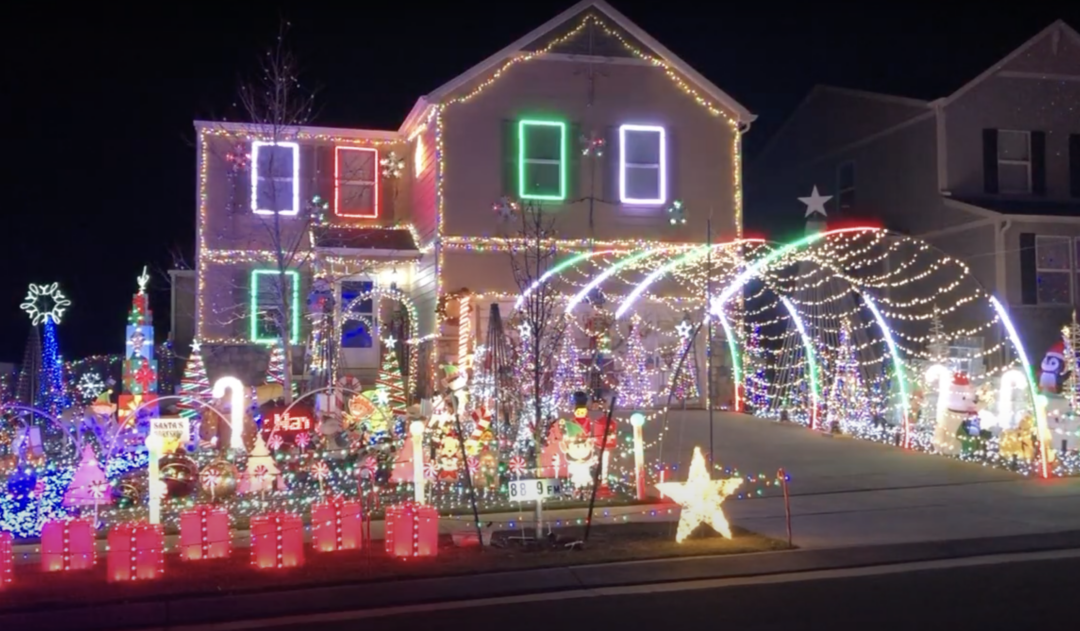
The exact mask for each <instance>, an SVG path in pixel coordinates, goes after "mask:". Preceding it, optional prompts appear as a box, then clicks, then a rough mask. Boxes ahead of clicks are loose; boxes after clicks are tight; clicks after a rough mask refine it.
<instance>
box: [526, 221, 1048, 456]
mask: <svg viewBox="0 0 1080 631" xmlns="http://www.w3.org/2000/svg"><path fill="white" fill-rule="evenodd" d="M709 252H710V246H696V247H687V246H672V247H658V248H651V249H648V250H642V251H637V252H626V251H621V252H615V251H609V250H604V251H593V252H587V253H580V254H576V255H574V256H573V257H570V258H569V259H567V260H565V261H563V262H562V263H560V264H559V265H558V266H556V267H555V268H553V269H552V270H550V271H549V272H548V273H547V274H545V275H544V277H542V278H541V279H540V280H538V281H537V283H536V285H539V284H540V283H542V282H553V283H559V284H560V285H563V286H569V287H570V291H569V292H567V293H568V294H569V295H571V296H572V297H571V298H569V300H568V301H567V305H566V312H567V313H572V312H573V310H574V308H575V307H576V306H577V305H578V304H580V303H581V302H582V301H584V300H585V299H586V298H587V297H589V296H590V295H591V294H593V293H594V292H597V291H603V292H604V293H605V294H606V295H607V296H608V297H614V298H615V300H617V301H618V306H617V308H614V310H613V315H614V317H613V320H614V321H615V322H616V323H618V322H619V321H620V320H624V319H626V318H631V319H633V318H637V317H639V314H638V313H637V307H638V305H639V303H640V302H642V301H643V300H644V301H645V302H649V303H662V304H665V305H667V306H668V307H670V308H671V309H672V310H674V311H682V312H685V313H691V312H694V313H696V314H698V315H697V317H699V318H702V319H703V318H709V317H713V318H715V320H716V321H717V322H718V323H719V324H720V328H721V329H722V331H723V335H724V338H725V342H726V345H727V355H728V358H727V359H728V361H729V362H730V366H731V374H732V378H733V381H734V382H735V383H736V384H737V387H736V388H735V399H734V403H735V405H736V407H738V408H743V407H744V406H745V407H747V408H749V409H751V410H753V412H754V413H755V414H757V415H760V416H764V417H773V418H775V417H779V416H781V413H782V412H785V411H786V412H787V416H789V417H791V420H796V421H798V422H802V423H804V424H806V425H809V426H811V427H815V428H816V427H818V426H819V425H820V427H821V428H822V429H832V428H834V427H835V426H836V425H837V424H839V426H840V430H841V431H844V432H851V433H853V434H855V435H858V436H860V437H863V438H867V439H872V440H880V441H888V442H894V443H896V444H899V445H902V446H904V447H910V448H914V449H920V450H926V451H934V450H938V445H936V444H935V443H934V438H933V431H932V428H931V429H928V428H927V425H928V423H930V422H931V420H930V419H927V418H925V417H926V414H927V408H929V407H931V406H925V405H920V404H918V403H917V400H921V397H923V396H926V395H928V394H929V395H934V394H935V393H934V392H933V390H934V388H933V386H931V385H928V384H925V383H923V379H922V376H921V372H920V371H921V369H922V367H923V366H925V365H927V363H928V362H930V361H931V359H932V355H933V353H934V350H933V349H931V348H930V347H931V346H932V342H933V340H934V336H935V333H933V329H934V327H940V328H942V329H945V333H944V334H943V335H944V336H945V337H947V338H948V339H949V340H952V341H964V340H969V339H972V338H981V337H985V338H987V339H988V340H989V341H988V343H986V344H984V345H983V346H982V347H981V348H979V349H978V350H977V351H974V352H973V356H974V360H978V361H980V362H982V363H983V364H986V365H987V368H986V370H985V372H984V374H983V376H982V377H983V378H984V379H986V380H987V382H988V383H989V381H990V380H992V379H994V378H996V377H997V376H998V375H1000V374H1001V373H1002V372H1004V371H1006V370H1007V369H1009V368H1011V367H1013V366H1014V365H1015V364H1016V363H1019V364H1020V366H1021V369H1022V370H1023V372H1024V373H1025V374H1026V375H1027V386H1028V388H1027V391H1028V394H1029V396H1028V397H1026V398H1027V401H1026V404H1027V406H1028V407H1029V408H1030V413H1031V414H1032V415H1033V416H1034V419H1035V422H1036V428H1037V431H1038V432H1040V434H1039V435H1047V434H1048V431H1049V430H1048V429H1047V420H1046V415H1045V409H1044V408H1043V407H1042V406H1040V405H1038V403H1037V397H1036V392H1035V387H1034V380H1033V375H1032V373H1031V367H1030V362H1029V361H1028V358H1027V356H1026V355H1025V352H1024V349H1023V346H1022V345H1021V344H1020V340H1019V339H1018V337H1017V335H1016V332H1015V329H1014V327H1013V326H1012V323H1011V321H1009V317H1008V313H1007V312H1006V311H1005V309H1003V308H1002V307H1001V305H1000V304H999V303H997V301H996V300H995V299H994V298H993V297H992V296H990V295H989V294H988V293H987V292H986V291H985V290H984V289H983V288H982V287H981V286H980V285H979V283H978V282H977V280H976V279H975V278H974V276H973V275H972V274H971V271H970V269H969V268H968V267H967V266H966V264H964V263H963V262H962V261H959V260H957V259H954V258H952V257H949V256H947V255H945V254H943V253H942V252H940V251H939V250H937V249H936V248H934V247H933V246H931V245H930V244H928V243H926V242H924V241H922V240H920V239H917V238H914V237H909V236H905V235H900V234H896V233H892V232H889V231H888V230H885V229H881V228H870V227H854V228H841V229H835V230H828V231H822V232H817V233H812V234H808V235H806V236H805V237H803V238H800V239H798V240H796V241H793V242H791V243H788V244H784V245H780V246H775V245H769V244H767V243H765V242H763V241H757V240H744V241H736V242H729V243H720V244H715V245H713V246H711V252H712V254H713V256H712V257H707V256H706V255H707V254H709ZM707 259H709V260H708V263H707V262H706V260H707ZM707 267H708V269H710V270H711V274H707V273H706V268H707ZM660 282H664V283H672V282H673V283H675V286H676V287H677V288H678V291H674V292H672V291H664V292H660V291H655V292H654V291H653V289H654V286H655V285H657V284H658V283H660ZM709 284H711V288H712V290H713V291H712V293H711V294H709V293H708V291H707V287H708V285H709ZM534 287H535V285H534ZM669 287H670V285H669ZM620 288H622V289H620ZM532 289H533V288H529V289H528V290H527V291H526V293H527V292H529V291H531V290H532ZM706 295H708V301H706V300H705V297H706ZM523 299H524V295H523V296H522V297H520V298H519V302H518V304H519V305H520V303H521V300H523ZM706 303H707V305H708V306H707V308H706ZM699 321H700V320H699ZM946 322H947V323H949V325H950V326H948V327H946V326H945V325H944V324H943V323H946ZM665 333H666V334H667V335H669V336H670V335H672V332H671V331H667V332H665ZM673 343H674V344H679V343H680V340H677V339H676V340H674V342H673ZM838 347H839V348H842V349H847V350H849V351H851V355H852V357H849V358H848V359H851V362H850V364H851V366H854V369H855V370H854V372H853V373H852V374H853V375H855V377H854V379H855V380H859V381H861V385H862V387H864V388H865V389H866V390H867V391H868V392H869V393H870V395H871V396H868V397H866V400H867V401H868V402H869V405H868V406H867V408H866V409H863V410H860V411H859V413H860V415H861V416H860V418H858V419H857V420H856V419H844V418H840V417H841V416H842V415H841V414H840V413H839V409H841V408H840V406H837V405H836V403H837V401H838V400H840V398H842V396H843V393H842V392H841V391H842V389H843V387H842V386H841V385H840V381H842V379H840V375H841V373H843V372H844V371H845V370H846V369H845V368H843V366H844V362H845V361H846V360H845V359H844V358H843V357H839V355H841V354H842V353H838ZM1009 350H1011V351H1012V353H1013V354H1014V355H1015V357H1016V358H1017V359H1016V360H1015V361H1002V358H1003V357H1005V356H1006V354H1007V351H1009ZM851 366H849V367H851ZM890 366H891V370H889V369H888V368H889V367H890ZM800 401H801V402H800ZM811 401H817V404H816V405H813V404H811V403H810V402H811ZM822 411H824V414H823V416H824V421H825V422H823V423H820V424H819V423H818V422H817V419H816V417H817V415H818V413H819V412H822ZM991 442H992V441H991ZM1039 442H1040V452H1039V456H1038V457H1037V459H1036V462H1035V463H1033V464H1032V467H1031V468H1030V469H1028V470H1027V471H1030V472H1037V473H1039V474H1040V475H1043V476H1046V475H1048V473H1049V470H1048V467H1049V464H1050V463H1049V461H1048V457H1047V453H1046V448H1045V445H1042V444H1041V443H1043V442H1044V441H1039ZM965 457H966V456H965ZM988 457H989V456H988ZM991 459H993V457H991Z"/></svg>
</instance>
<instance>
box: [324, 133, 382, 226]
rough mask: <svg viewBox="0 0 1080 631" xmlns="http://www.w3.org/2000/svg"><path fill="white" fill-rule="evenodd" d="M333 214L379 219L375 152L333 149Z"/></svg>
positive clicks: (372, 148) (377, 170)
mask: <svg viewBox="0 0 1080 631" xmlns="http://www.w3.org/2000/svg"><path fill="white" fill-rule="evenodd" d="M334 214H336V215H337V216H338V217H352V218H354V219H378V217H379V150H378V149H376V148H374V147H334Z"/></svg>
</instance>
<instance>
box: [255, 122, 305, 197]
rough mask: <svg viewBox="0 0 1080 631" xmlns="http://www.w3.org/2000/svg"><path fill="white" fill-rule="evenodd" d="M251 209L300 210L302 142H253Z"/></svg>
mask: <svg viewBox="0 0 1080 631" xmlns="http://www.w3.org/2000/svg"><path fill="white" fill-rule="evenodd" d="M251 210H252V211H253V212H254V213H255V214H257V215H273V214H274V213H275V212H276V213H277V214H279V215H295V214H297V213H299V212H300V145H298V144H297V143H295V142H277V143H274V142H263V141H261V140H256V141H253V142H252V143H251Z"/></svg>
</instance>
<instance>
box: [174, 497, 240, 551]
mask: <svg viewBox="0 0 1080 631" xmlns="http://www.w3.org/2000/svg"><path fill="white" fill-rule="evenodd" d="M231 543H232V541H231V535H230V534H229V513H228V511H226V510H225V509H224V508H220V507H217V506H196V507H195V508H191V509H188V510H185V511H183V512H181V513H180V558H181V559H186V560H189V561H197V560H199V559H221V558H224V557H227V556H229V549H230V547H231Z"/></svg>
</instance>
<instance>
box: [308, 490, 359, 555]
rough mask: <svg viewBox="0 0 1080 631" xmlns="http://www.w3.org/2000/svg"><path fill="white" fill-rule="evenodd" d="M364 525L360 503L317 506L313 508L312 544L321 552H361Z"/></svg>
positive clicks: (336, 503)
mask: <svg viewBox="0 0 1080 631" xmlns="http://www.w3.org/2000/svg"><path fill="white" fill-rule="evenodd" d="M363 523H364V520H363V511H362V510H361V508H360V502H347V501H334V502H323V503H321V504H315V505H314V506H312V507H311V543H312V545H313V546H314V548H315V549H316V550H318V551H320V552H333V551H335V550H359V549H360V546H361V542H362V540H363V530H362V529H363Z"/></svg>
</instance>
